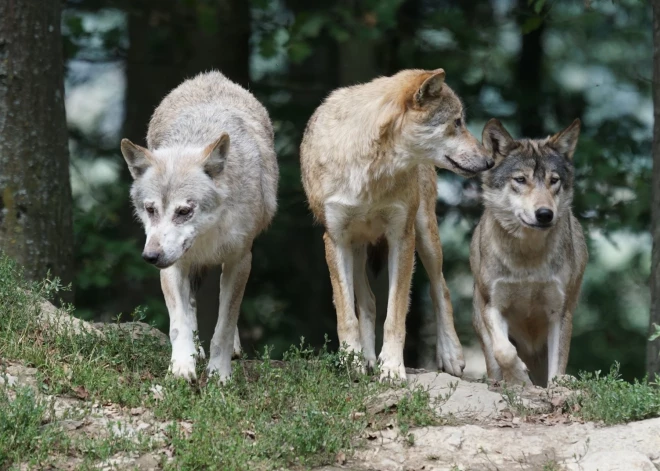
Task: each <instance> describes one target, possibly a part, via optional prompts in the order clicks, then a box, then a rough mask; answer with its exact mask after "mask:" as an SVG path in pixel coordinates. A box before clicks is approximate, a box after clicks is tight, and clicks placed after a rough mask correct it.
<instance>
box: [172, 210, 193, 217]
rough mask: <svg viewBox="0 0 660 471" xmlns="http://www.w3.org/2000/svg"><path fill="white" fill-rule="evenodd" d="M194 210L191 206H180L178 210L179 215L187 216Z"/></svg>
mask: <svg viewBox="0 0 660 471" xmlns="http://www.w3.org/2000/svg"><path fill="white" fill-rule="evenodd" d="M191 211H192V210H191V209H190V208H179V209H177V210H176V214H177V215H178V216H187V215H189V214H190V212H191Z"/></svg>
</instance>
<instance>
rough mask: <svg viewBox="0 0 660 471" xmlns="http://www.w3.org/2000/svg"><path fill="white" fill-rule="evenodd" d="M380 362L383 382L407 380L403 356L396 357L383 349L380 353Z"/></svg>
mask: <svg viewBox="0 0 660 471" xmlns="http://www.w3.org/2000/svg"><path fill="white" fill-rule="evenodd" d="M402 353H403V352H402ZM378 361H379V363H380V380H381V381H405V380H406V367H405V365H404V364H403V355H394V354H391V353H389V352H387V351H386V350H385V349H383V351H381V352H380V357H379V359H378Z"/></svg>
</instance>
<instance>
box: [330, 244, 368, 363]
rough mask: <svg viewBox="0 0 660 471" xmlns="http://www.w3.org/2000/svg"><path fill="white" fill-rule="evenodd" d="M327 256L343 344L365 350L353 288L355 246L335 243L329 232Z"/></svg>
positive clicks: (338, 327) (359, 350)
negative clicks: (361, 340) (361, 339)
mask: <svg viewBox="0 0 660 471" xmlns="http://www.w3.org/2000/svg"><path fill="white" fill-rule="evenodd" d="M323 241H324V242H325V259H326V262H327V264H328V269H329V270H330V281H331V282H332V297H333V300H334V303H335V309H336V311H337V335H338V337H339V345H340V347H343V346H344V344H346V347H347V349H348V351H349V352H355V353H361V352H362V344H361V343H360V331H359V326H358V320H357V317H356V315H355V294H354V293H355V291H354V287H353V263H354V258H353V248H352V246H351V244H350V243H347V242H345V241H339V242H335V241H334V240H332V237H330V234H328V233H327V232H326V233H325V234H324V235H323Z"/></svg>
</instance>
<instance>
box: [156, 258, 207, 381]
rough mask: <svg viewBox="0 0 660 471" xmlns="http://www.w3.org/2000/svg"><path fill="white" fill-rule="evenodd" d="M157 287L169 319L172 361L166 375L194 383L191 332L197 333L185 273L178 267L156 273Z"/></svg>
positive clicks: (192, 333) (193, 341)
mask: <svg viewBox="0 0 660 471" xmlns="http://www.w3.org/2000/svg"><path fill="white" fill-rule="evenodd" d="M160 284H161V288H162V290H163V295H164V296H165V304H166V305H167V310H168V312H169V315H170V341H171V342H172V360H171V362H170V371H171V372H172V374H173V375H174V376H177V377H181V378H185V379H186V380H187V381H192V380H194V379H196V377H197V376H196V374H195V356H196V355H197V354H198V352H197V350H196V349H195V340H194V337H193V335H194V331H195V330H196V329H197V319H196V317H195V303H194V301H192V300H191V297H192V296H194V294H193V293H192V291H191V289H190V280H189V278H188V273H187V271H186V270H184V269H183V268H182V267H180V266H179V265H178V264H175V265H173V266H171V267H170V268H167V269H165V270H162V271H161V272H160Z"/></svg>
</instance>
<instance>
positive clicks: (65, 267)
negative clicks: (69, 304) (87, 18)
mask: <svg viewBox="0 0 660 471" xmlns="http://www.w3.org/2000/svg"><path fill="white" fill-rule="evenodd" d="M60 3H61V2H60V1H59V0H2V1H0V250H3V251H5V252H6V253H7V254H8V255H9V256H10V257H12V258H14V259H15V260H16V261H17V262H18V263H20V264H21V265H23V266H24V267H25V273H26V275H27V276H28V277H30V278H31V279H34V280H38V279H42V278H44V277H45V276H46V273H47V272H48V271H50V272H51V274H52V275H55V276H58V277H60V278H61V280H62V281H63V282H64V283H66V284H68V283H69V282H71V280H72V274H73V269H72V268H73V267H72V265H73V252H72V244H73V229H72V222H71V205H72V200H71V185H70V180H69V149H68V137H67V125H66V115H65V111H64V82H63V58H62V40H61V35H60ZM68 297H71V295H69V296H68Z"/></svg>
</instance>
